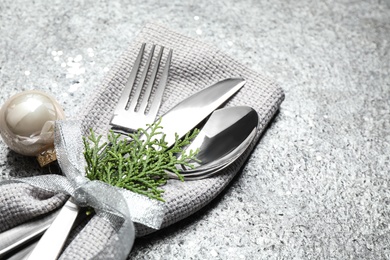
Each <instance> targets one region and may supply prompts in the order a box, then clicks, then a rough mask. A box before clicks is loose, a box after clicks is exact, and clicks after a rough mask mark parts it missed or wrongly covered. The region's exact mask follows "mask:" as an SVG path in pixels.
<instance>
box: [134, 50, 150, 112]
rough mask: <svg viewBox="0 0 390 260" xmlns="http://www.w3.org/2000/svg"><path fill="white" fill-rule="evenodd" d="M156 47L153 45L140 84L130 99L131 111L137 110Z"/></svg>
mask: <svg viewBox="0 0 390 260" xmlns="http://www.w3.org/2000/svg"><path fill="white" fill-rule="evenodd" d="M155 47H156V45H153V46H152V49H151V51H150V54H149V57H148V61H147V62H146V65H145V69H144V71H143V72H142V76H141V79H140V81H139V83H138V86H137V88H136V90H135V93H134V96H133V99H132V100H131V101H130V105H129V110H130V111H135V107H136V106H137V104H138V99H139V97H140V95H141V90H142V89H143V86H144V84H145V80H146V76H147V75H148V70H149V67H150V64H151V63H152V58H153V54H154V49H155Z"/></svg>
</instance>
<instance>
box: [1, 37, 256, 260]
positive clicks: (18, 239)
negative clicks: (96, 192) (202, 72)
mask: <svg viewBox="0 0 390 260" xmlns="http://www.w3.org/2000/svg"><path fill="white" fill-rule="evenodd" d="M145 48H146V44H145V43H144V44H142V46H141V49H140V51H139V54H138V56H137V58H136V61H135V63H134V65H133V68H132V70H131V72H130V76H129V79H128V81H127V83H126V85H125V88H124V90H123V92H122V95H121V97H120V99H119V101H118V103H117V106H116V108H115V110H114V113H113V116H112V119H111V121H110V126H111V129H112V130H113V131H114V132H117V133H121V134H128V133H134V132H136V131H137V129H139V128H145V127H146V125H147V124H152V123H153V122H154V121H155V120H156V116H157V113H158V110H159V107H160V105H161V102H162V97H163V93H164V90H165V86H166V85H167V83H168V79H169V77H168V75H169V68H170V65H171V60H172V57H173V50H169V51H168V55H167V58H166V60H165V62H164V61H163V59H162V57H163V53H164V48H163V47H160V50H159V52H158V54H157V58H155V59H154V56H155V55H154V52H155V49H156V46H155V45H153V46H152V48H151V50H150V52H149V55H148V57H147V59H146V63H142V61H143V60H144V56H145V55H144V52H145ZM153 61H154V62H153ZM141 64H144V69H143V71H141V67H142V66H141ZM152 65H154V66H152ZM157 78H159V82H156V79H157ZM157 83H158V84H157ZM244 85H245V80H244V79H241V78H229V79H224V80H222V81H220V82H217V83H215V84H214V85H212V86H209V87H207V88H205V89H203V90H201V91H199V92H197V93H195V94H193V95H192V96H190V97H188V98H186V99H185V100H183V101H181V102H180V103H179V104H177V105H176V106H174V107H173V108H172V109H170V110H169V111H168V112H167V113H165V114H164V115H163V116H162V117H161V126H162V127H163V128H162V131H163V132H164V134H165V136H166V137H165V140H166V141H167V142H168V146H171V145H172V144H173V143H174V142H175V135H178V137H179V138H182V137H183V136H185V135H186V134H187V133H188V132H189V131H191V130H193V129H194V128H199V129H200V132H199V134H198V135H197V136H196V138H195V139H194V140H193V141H192V143H191V144H190V145H189V146H188V147H187V148H186V149H187V150H188V151H189V150H196V149H199V153H198V155H197V159H198V160H199V161H197V162H194V166H195V167H194V168H185V167H182V168H180V169H179V171H180V173H181V174H182V175H183V176H184V179H185V180H186V181H192V180H200V179H203V178H207V177H210V176H212V175H215V174H218V173H219V172H220V171H221V170H223V169H225V168H226V167H228V166H229V165H230V164H232V163H234V161H236V160H237V159H238V158H239V157H240V156H241V155H242V153H244V152H245V151H246V150H247V148H248V147H249V146H250V144H251V143H252V141H253V139H254V137H255V135H256V131H257V125H258V115H257V112H256V111H255V110H254V109H252V108H250V107H247V106H239V107H226V108H221V107H222V106H223V104H225V103H226V102H227V101H228V100H229V99H230V98H231V97H232V96H233V95H234V94H235V93H237V92H238V91H239V90H240V89H241V88H242V87H243V86H244ZM130 97H132V99H130ZM179 156H180V155H179ZM168 174H169V176H171V177H172V178H177V176H176V175H175V174H173V173H168ZM78 211H79V207H78V206H77V205H76V204H74V203H73V201H72V198H70V199H69V200H68V202H67V203H66V204H65V205H64V207H63V208H62V209H61V211H60V212H59V213H58V214H57V216H56V217H54V216H51V217H46V218H45V219H41V220H39V221H35V222H32V223H26V224H23V225H25V227H24V228H23V225H20V226H18V227H16V228H14V230H12V229H11V230H9V231H6V232H3V233H2V234H0V259H3V258H2V256H7V255H8V256H9V255H10V252H11V251H13V252H15V251H18V250H20V248H21V245H22V244H24V243H25V242H29V241H31V240H33V239H35V240H36V239H37V238H39V236H40V235H42V233H44V234H43V236H42V237H41V239H40V240H39V242H38V243H37V244H36V245H35V244H34V245H33V246H30V248H29V249H28V250H25V253H24V256H25V257H24V259H39V260H41V259H57V258H58V256H59V254H60V252H61V251H62V247H63V245H64V242H65V240H66V238H67V236H68V234H69V232H70V230H71V229H72V226H73V223H74V220H75V219H76V217H77V215H78ZM53 219H54V221H53ZM48 227H49V228H48ZM47 228H48V229H47ZM46 229H47V231H46V232H45V230H46ZM31 250H32V251H31ZM9 259H17V258H9Z"/></svg>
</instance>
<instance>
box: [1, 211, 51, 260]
mask: <svg viewBox="0 0 390 260" xmlns="http://www.w3.org/2000/svg"><path fill="white" fill-rule="evenodd" d="M58 213H59V211H55V212H54V213H51V214H48V215H47V216H45V217H43V218H40V219H37V220H32V221H29V222H27V223H24V224H21V225H19V226H16V227H14V228H12V229H10V230H7V231H4V232H2V233H1V234H0V259H3V258H6V257H8V255H11V254H13V253H14V252H15V251H17V250H19V249H20V248H21V247H23V246H24V245H25V244H27V243H29V242H31V241H32V240H34V239H36V238H38V237H39V236H41V235H42V234H43V233H44V232H45V231H46V229H48V228H49V227H50V225H51V223H52V222H53V221H54V219H55V218H56V216H57V215H58Z"/></svg>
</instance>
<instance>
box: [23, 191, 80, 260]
mask: <svg viewBox="0 0 390 260" xmlns="http://www.w3.org/2000/svg"><path fill="white" fill-rule="evenodd" d="M79 210H80V208H79V206H77V205H76V204H75V203H73V199H72V197H71V198H70V199H69V200H68V201H67V202H66V203H65V205H64V206H63V208H62V209H61V211H60V213H59V214H58V216H57V217H56V219H55V220H54V221H53V223H52V224H51V226H50V228H49V229H48V230H47V231H46V232H45V234H44V235H43V236H42V238H41V239H40V240H39V242H38V244H37V246H36V247H35V248H34V250H33V251H32V252H31V254H30V255H29V256H28V260H53V259H57V258H58V256H59V254H60V253H61V251H62V247H63V246H64V244H65V241H66V239H67V237H68V235H69V233H70V231H71V229H72V226H73V224H74V222H75V220H76V217H77V215H78V213H79Z"/></svg>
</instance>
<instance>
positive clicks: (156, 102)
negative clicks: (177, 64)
mask: <svg viewBox="0 0 390 260" xmlns="http://www.w3.org/2000/svg"><path fill="white" fill-rule="evenodd" d="M172 52H173V51H172V49H171V50H169V53H168V58H167V62H166V63H165V67H164V71H163V73H162V75H161V79H160V82H159V84H158V86H157V89H156V93H155V94H154V99H153V102H152V104H151V106H150V109H149V114H148V115H149V116H153V117H156V115H157V112H158V109H159V108H160V105H161V101H162V96H163V94H164V90H165V86H166V85H167V81H168V74H169V68H170V66H171V60H172Z"/></svg>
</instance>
